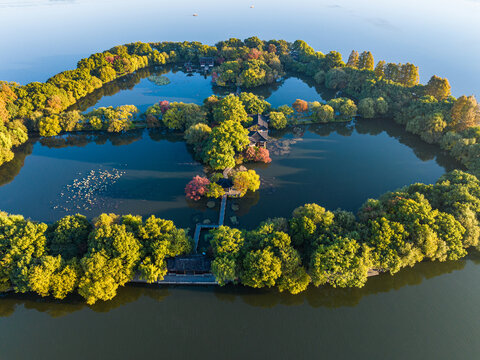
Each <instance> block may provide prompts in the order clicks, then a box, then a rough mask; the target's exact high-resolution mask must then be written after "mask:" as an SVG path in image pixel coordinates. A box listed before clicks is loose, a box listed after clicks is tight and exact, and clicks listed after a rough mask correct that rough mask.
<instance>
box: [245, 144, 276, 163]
mask: <svg viewBox="0 0 480 360" xmlns="http://www.w3.org/2000/svg"><path fill="white" fill-rule="evenodd" d="M244 158H245V160H246V161H255V162H263V163H265V164H268V163H271V162H272V159H271V158H270V152H269V151H268V150H267V149H265V148H262V147H256V146H249V147H248V148H247V150H245V157H244Z"/></svg>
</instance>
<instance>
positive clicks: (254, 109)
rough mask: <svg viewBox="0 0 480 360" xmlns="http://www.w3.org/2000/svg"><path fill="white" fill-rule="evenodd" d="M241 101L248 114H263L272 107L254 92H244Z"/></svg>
mask: <svg viewBox="0 0 480 360" xmlns="http://www.w3.org/2000/svg"><path fill="white" fill-rule="evenodd" d="M240 101H241V102H242V103H243V106H244V108H245V111H246V112H247V113H248V114H263V113H265V112H266V111H268V109H270V104H269V103H268V102H266V101H265V100H264V99H263V98H260V97H258V96H257V95H255V94H252V93H248V92H242V93H241V94H240Z"/></svg>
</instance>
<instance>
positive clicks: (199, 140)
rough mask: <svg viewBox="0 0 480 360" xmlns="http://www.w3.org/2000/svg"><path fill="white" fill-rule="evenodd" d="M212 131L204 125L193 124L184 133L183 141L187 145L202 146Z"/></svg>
mask: <svg viewBox="0 0 480 360" xmlns="http://www.w3.org/2000/svg"><path fill="white" fill-rule="evenodd" d="M211 132H212V129H211V128H210V126H208V125H206V124H202V123H200V124H195V125H192V126H190V127H189V128H188V129H187V130H186V131H185V135H184V138H185V141H186V142H187V144H189V145H200V146H201V145H202V144H204V143H205V141H207V140H208V137H209V136H210V133H211Z"/></svg>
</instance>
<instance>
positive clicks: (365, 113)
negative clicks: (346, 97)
mask: <svg viewBox="0 0 480 360" xmlns="http://www.w3.org/2000/svg"><path fill="white" fill-rule="evenodd" d="M358 112H359V113H360V115H361V116H362V117H364V118H365V119H372V118H374V117H375V101H374V100H373V99H372V98H363V99H362V100H360V102H359V103H358Z"/></svg>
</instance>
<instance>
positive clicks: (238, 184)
mask: <svg viewBox="0 0 480 360" xmlns="http://www.w3.org/2000/svg"><path fill="white" fill-rule="evenodd" d="M233 187H234V188H235V189H236V190H239V191H240V193H241V195H240V196H244V195H245V194H246V193H247V191H248V190H251V191H257V190H258V189H259V188H260V176H259V175H258V174H257V173H256V172H255V170H247V171H238V172H237V173H235V175H234V176H233Z"/></svg>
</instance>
